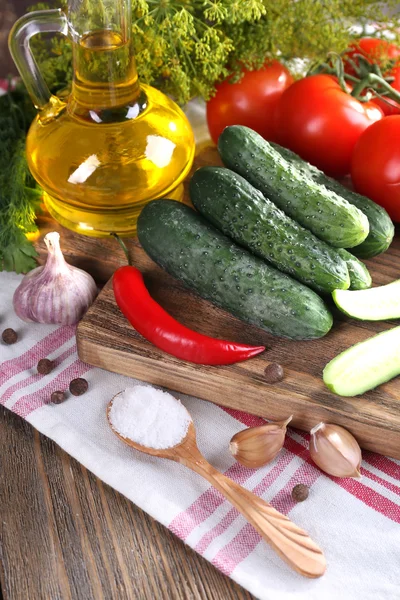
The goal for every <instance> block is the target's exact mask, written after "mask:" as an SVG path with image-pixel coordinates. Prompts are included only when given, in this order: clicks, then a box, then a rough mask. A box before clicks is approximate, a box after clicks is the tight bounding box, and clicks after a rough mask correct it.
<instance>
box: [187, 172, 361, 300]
mask: <svg viewBox="0 0 400 600" xmlns="http://www.w3.org/2000/svg"><path fill="white" fill-rule="evenodd" d="M190 198H191V200H192V202H193V204H194V206H195V208H197V210H198V211H199V212H200V213H201V214H202V215H203V216H204V217H205V218H206V219H207V220H208V221H210V222H211V223H212V224H213V225H215V227H217V228H218V229H219V230H220V231H222V232H223V233H225V235H227V236H228V237H230V238H232V239H233V240H234V241H235V242H237V243H238V244H240V245H241V246H244V247H245V248H247V249H248V250H250V251H251V252H252V253H253V254H256V255H258V256H260V258H263V259H265V260H267V261H268V262H269V263H271V264H272V265H273V266H274V267H276V268H277V269H279V270H280V271H283V272H284V273H287V274H288V275H292V276H293V277H295V279H297V280H298V281H301V282H302V283H305V284H306V285H309V286H310V287H312V288H314V289H316V290H317V291H320V292H323V293H331V292H333V290H335V289H347V288H348V287H349V285H350V279H349V272H348V269H347V266H346V262H345V260H343V259H342V258H341V257H340V256H339V254H338V252H337V251H336V250H335V249H334V248H332V247H331V246H329V245H328V244H326V243H325V242H323V241H321V240H320V239H318V238H317V237H315V236H314V235H313V234H312V233H311V232H310V231H308V230H307V229H304V228H303V227H301V226H300V225H298V224H297V223H296V222H295V221H293V220H292V219H291V218H290V217H288V216H287V215H286V214H285V213H284V212H283V211H281V210H280V209H279V208H278V207H277V206H275V204H273V203H272V202H271V201H270V200H268V199H267V198H266V197H265V196H264V195H263V194H262V193H261V192H260V191H259V190H256V189H255V188H254V187H253V186H252V185H251V184H250V183H249V182H248V181H246V180H245V179H244V178H243V177H241V176H240V175H238V174H237V173H234V172H233V171H230V170H229V169H225V168H223V167H202V168H201V169H198V170H197V171H196V172H195V173H194V175H193V177H192V179H191V181H190ZM346 259H347V257H346ZM356 260H357V259H356Z"/></svg>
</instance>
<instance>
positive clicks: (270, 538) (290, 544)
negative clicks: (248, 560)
mask: <svg viewBox="0 0 400 600" xmlns="http://www.w3.org/2000/svg"><path fill="white" fill-rule="evenodd" d="M186 466H187V467H189V468H190V469H192V470H193V471H195V472H196V473H198V474H199V475H202V476H203V477H204V478H205V479H207V480H208V481H209V482H210V483H211V484H212V485H213V486H214V487H215V488H216V489H217V490H219V491H220V492H221V494H223V496H225V498H226V499H227V500H228V501H229V502H230V503H231V504H233V506H235V508H237V510H238V511H239V512H241V513H242V515H243V516H244V517H245V519H247V521H248V522H249V523H251V525H253V527H254V528H255V529H256V530H257V531H258V533H259V534H260V535H261V536H262V537H263V538H264V540H265V541H266V542H267V543H268V544H269V545H270V546H271V547H272V548H273V549H274V550H275V552H276V553H277V554H278V555H279V556H280V557H281V558H282V559H283V560H284V561H286V562H287V563H288V565H290V566H291V567H292V568H293V569H294V570H295V571H297V572H298V573H300V574H301V575H304V576H305V577H310V578H316V577H321V575H323V574H324V572H325V569H326V561H325V557H324V555H323V552H322V550H321V549H320V548H319V547H318V546H317V544H316V543H315V542H313V540H312V539H311V538H310V537H309V536H308V534H307V533H306V532H305V531H304V530H303V529H300V527H297V525H295V524H294V523H293V522H292V521H291V520H290V519H288V517H286V516H285V515H282V514H281V513H280V512H278V511H277V510H275V508H273V507H272V506H271V505H270V504H267V502H265V501H264V500H262V499H261V498H259V497H258V496H256V495H255V494H253V493H252V492H249V491H248V490H246V489H244V488H243V487H241V486H240V485H238V484H237V483H235V482H234V481H232V480H231V479H228V477H225V475H223V474H222V473H220V472H219V471H217V470H216V469H214V467H213V466H212V465H210V464H209V463H208V462H207V461H206V460H205V459H204V458H202V460H201V461H200V460H196V461H187V462H186Z"/></svg>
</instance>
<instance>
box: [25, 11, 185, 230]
mask: <svg viewBox="0 0 400 600" xmlns="http://www.w3.org/2000/svg"><path fill="white" fill-rule="evenodd" d="M117 4H119V3H118V2H117ZM121 4H123V6H125V7H126V6H127V4H128V3H126V1H125V2H123V1H122V0H121ZM120 12H121V11H120ZM116 14H120V13H116ZM69 18H71V17H70V16H69ZM127 19H128V20H129V26H128V25H127ZM78 22H79V25H80V26H81V27H82V19H80V20H78V19H76V20H75V28H74V30H73V36H72V39H73V67H74V75H73V83H72V91H71V94H70V95H69V97H68V98H67V99H66V100H65V101H63V100H60V99H59V98H56V97H54V96H50V95H49V100H48V101H47V103H46V104H45V105H44V106H42V107H40V108H41V110H40V112H39V114H38V115H37V117H36V119H35V120H34V122H33V123H32V125H31V128H30V130H29V133H28V137H27V156H28V162H29V167H30V169H31V172H32V174H33V176H34V177H35V179H36V180H37V181H38V183H39V184H40V185H41V186H42V187H43V189H44V190H45V203H46V206H47V208H48V210H49V212H50V213H51V214H52V215H53V216H54V217H55V218H56V219H57V220H58V221H59V222H60V223H61V224H62V225H64V226H66V227H68V228H70V229H72V230H74V231H77V232H80V233H84V234H86V235H94V236H106V235H109V234H110V233H112V232H116V233H119V234H122V235H130V234H134V233H135V231H136V221H137V218H138V216H139V213H140V211H141V209H142V208H143V206H144V205H145V204H146V203H147V202H149V201H150V200H152V199H155V198H163V197H168V198H175V199H182V190H183V186H182V181H183V179H184V178H185V176H186V175H187V174H188V172H189V170H190V168H191V165H192V161H193V156H194V138H193V132H192V130H191V127H190V124H189V122H188V121H187V119H186V117H185V115H184V114H183V112H182V111H181V109H180V108H179V107H178V106H177V105H176V104H175V103H174V102H173V101H172V100H171V99H170V98H168V97H167V96H165V95H164V94H162V93H161V92H159V91H158V90H156V89H155V88H153V87H150V86H147V85H141V84H140V82H139V80H138V76H137V71H136V66H135V60H134V57H133V54H132V49H131V35H130V32H131V27H130V14H129V15H127V14H126V9H125V19H124V20H123V26H122V25H121V27H120V28H119V29H118V28H115V27H114V28H105V29H94V30H91V31H89V32H88V33H83V34H82V35H79V32H77V31H76V23H78ZM69 25H70V27H69V30H70V31H71V29H72V27H71V23H69Z"/></svg>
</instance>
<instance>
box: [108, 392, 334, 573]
mask: <svg viewBox="0 0 400 600" xmlns="http://www.w3.org/2000/svg"><path fill="white" fill-rule="evenodd" d="M117 395H118V394H117ZM113 401H114V398H113V399H112V400H111V401H110V403H109V404H108V406H107V419H108V422H109V424H110V426H111V429H112V430H113V432H114V433H115V435H117V436H118V437H119V439H120V440H121V441H122V442H124V443H125V444H128V446H131V447H132V448H135V450H139V452H144V454H150V455H151V456H158V457H159V458H167V459H169V460H173V461H175V462H178V463H180V464H182V465H185V467H188V469H191V470H192V471H195V472H196V473H198V474H199V475H201V476H202V477H204V478H205V479H207V481H209V482H210V483H211V485H213V486H214V487H215V488H216V489H217V490H218V491H219V492H221V494H223V496H225V498H226V499H227V500H229V502H230V503H231V504H233V506H235V508H237V510H238V511H239V512H241V513H242V515H243V516H244V517H245V519H247V521H249V523H251V524H252V525H253V527H254V528H255V529H256V530H257V531H258V533H259V534H260V535H261V536H262V537H263V538H264V540H265V541H266V542H267V543H268V544H269V545H270V546H271V547H272V548H273V549H274V550H275V552H276V553H277V554H278V555H279V556H280V557H281V558H282V559H283V560H284V561H285V562H286V563H287V564H288V565H290V566H291V567H292V568H293V569H294V570H295V571H297V572H298V573H300V574H301V575H304V576H305V577H310V578H316V577H321V575H323V574H324V572H325V569H326V561H325V557H324V555H323V553H322V550H321V549H320V548H319V547H318V546H317V545H316V544H315V542H313V541H312V539H311V538H310V537H309V536H308V535H307V533H306V532H305V531H303V529H300V527H297V525H295V524H294V523H292V521H290V519H288V517H286V516H285V515H282V514H281V513H280V512H278V511H277V510H275V508H273V507H272V506H271V505H270V504H267V502H264V500H261V498H259V497H258V496H256V495H255V494H252V493H251V492H249V491H248V490H246V489H244V488H243V487H242V486H240V485H238V484H237V483H235V482H234V481H232V480H231V479H228V477H225V475H223V474H222V473H220V472H219V471H217V470H216V469H214V467H213V466H212V465H210V463H209V462H207V461H206V459H205V458H204V457H203V455H202V454H201V453H200V450H199V449H198V447H197V444H196V431H195V428H194V424H193V421H191V423H190V425H189V428H188V432H187V434H186V436H185V437H184V438H183V440H182V442H180V443H179V444H178V445H176V446H173V447H172V448H165V449H161V450H159V449H155V448H149V447H147V446H142V445H140V444H137V443H136V442H134V441H133V440H131V439H129V438H125V437H122V436H121V435H120V434H119V433H118V431H116V430H115V429H114V427H113V426H112V423H111V420H110V409H111V406H112V403H113Z"/></svg>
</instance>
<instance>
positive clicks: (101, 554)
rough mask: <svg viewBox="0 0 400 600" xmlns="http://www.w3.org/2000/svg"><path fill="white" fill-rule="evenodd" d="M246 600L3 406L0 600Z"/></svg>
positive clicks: (2, 46)
mask: <svg viewBox="0 0 400 600" xmlns="http://www.w3.org/2000/svg"><path fill="white" fill-rule="evenodd" d="M29 4H31V2H30V1H29V0H0V58H1V64H2V66H1V67H0V76H4V75H6V74H7V72H8V71H9V67H10V62H11V61H10V60H9V58H8V53H7V50H6V40H7V30H8V28H9V27H10V26H11V24H12V22H13V21H14V20H15V18H16V16H18V14H22V13H23V12H24V10H25V7H26V6H27V5H29ZM139 484H140V482H138V485H139ZM251 598H252V596H251V595H250V594H248V593H247V592H245V591H244V590H242V588H240V587H239V586H237V585H236V584H234V583H233V582H232V581H231V580H230V579H228V578H227V577H225V576H224V575H222V574H221V573H219V572H218V571H217V570H216V569H215V568H214V567H213V566H212V565H210V564H209V563H208V562H207V561H206V560H204V559H203V558H201V557H200V556H199V555H198V554H196V553H195V552H193V551H192V550H191V549H190V548H188V547H187V546H185V545H184V544H183V543H182V542H181V541H180V540H179V539H178V538H176V537H175V536H174V535H173V534H172V533H170V532H169V531H168V530H167V529H166V528H165V527H163V526H162V525H160V524H159V523H157V522H156V521H154V520H153V519H152V518H151V517H149V516H148V515H146V513H144V512H143V511H141V510H140V509H138V508H137V507H136V506H135V505H133V504H132V503H131V502H130V501H129V500H127V499H126V498H124V497H123V496H121V495H120V494H118V493H117V492H115V491H114V490H113V489H111V488H110V487H108V486H107V485H105V484H103V483H102V481H100V480H99V479H97V478H96V477H94V476H93V475H92V474H91V473H89V472H88V471H87V470H86V469H85V468H84V467H82V466H81V465H80V464H79V463H77V462H76V461H75V460H73V459H71V458H70V457H69V456H68V455H67V454H66V453H65V452H63V451H62V450H61V449H60V448H59V447H58V446H57V445H56V444H54V443H53V442H52V441H50V440H49V439H47V438H46V437H44V436H43V435H41V434H39V433H38V432H37V431H35V430H34V429H33V428H32V427H31V426H30V425H28V424H27V423H26V422H24V421H23V420H22V419H20V418H19V417H17V416H15V415H13V414H12V413H11V412H10V411H8V410H6V409H4V408H2V407H0V600H3V599H4V600H59V599H60V600H61V599H62V600H64V599H79V600H92V599H93V600H102V599H104V600H114V599H118V600H125V599H129V600H130V599H132V600H161V599H165V600H175V599H182V600H211V599H212V600H245V599H246V600H251Z"/></svg>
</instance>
